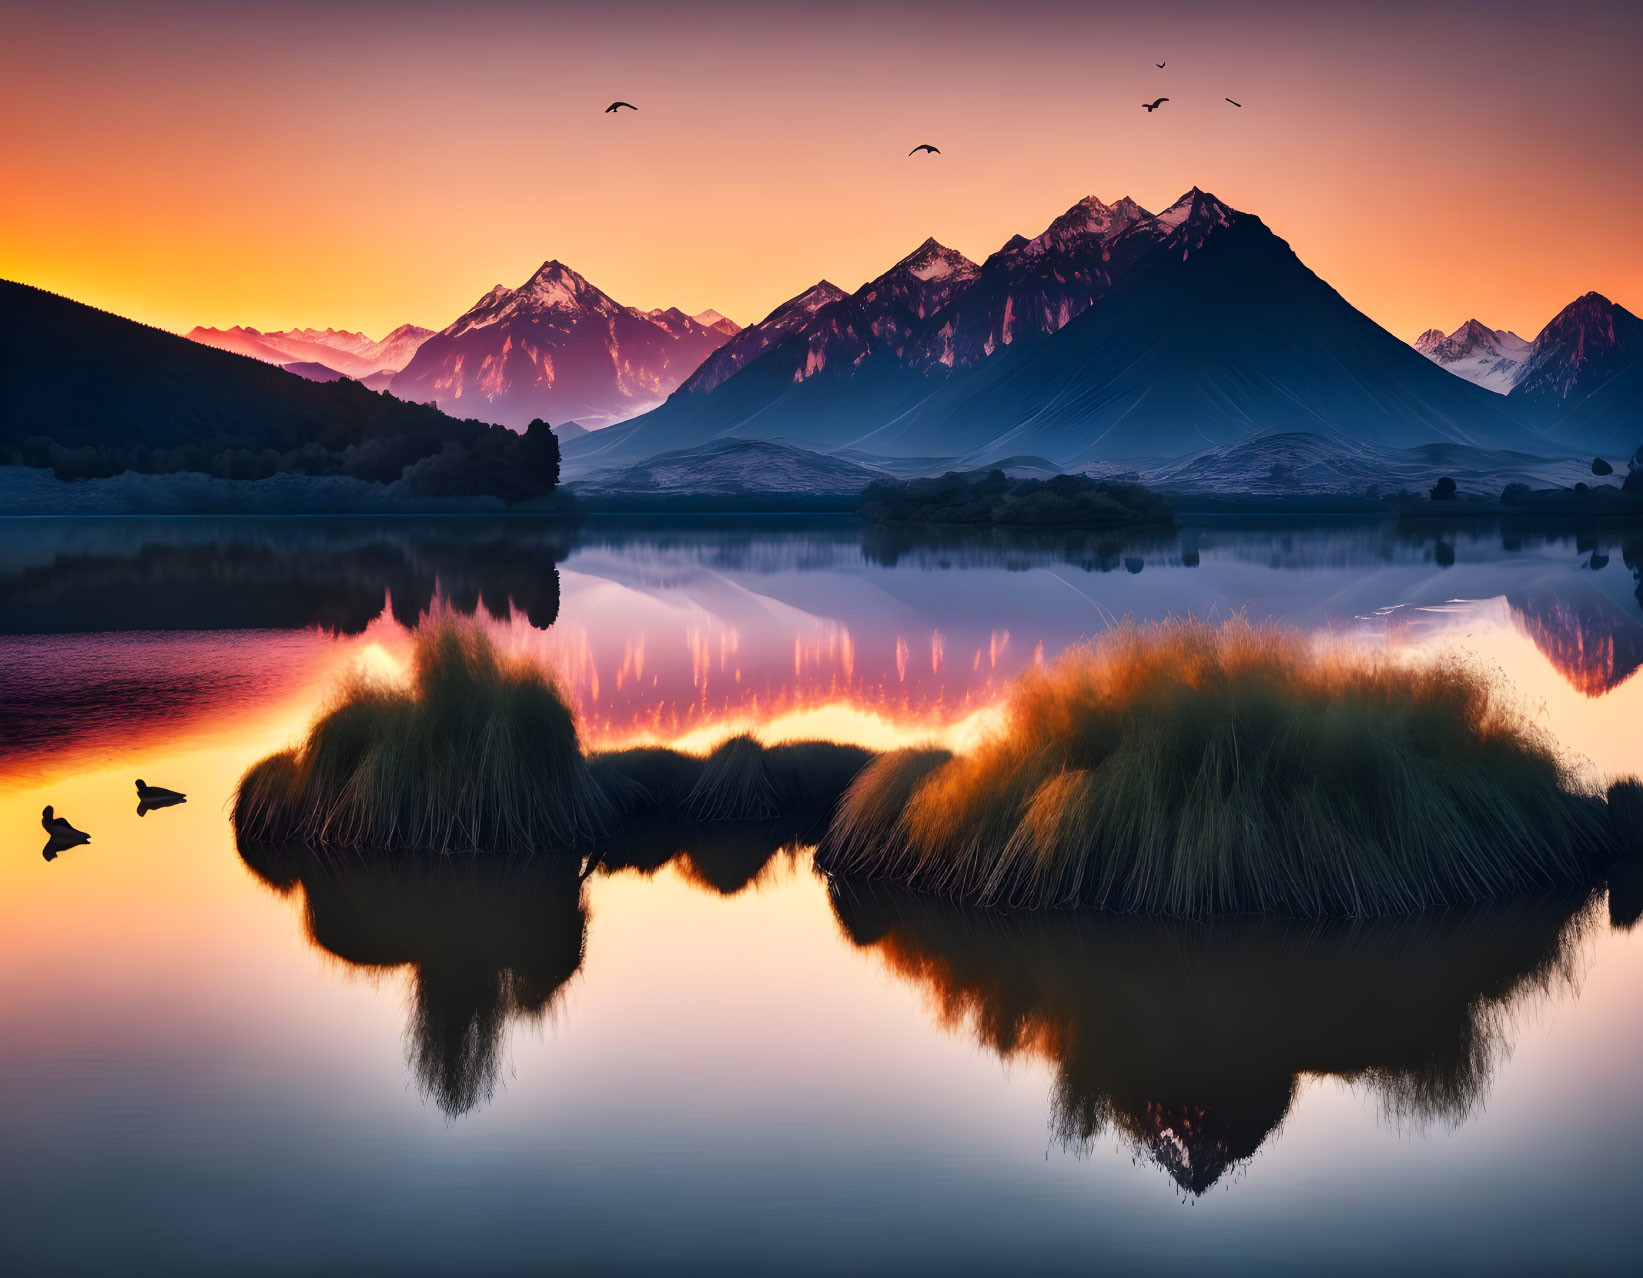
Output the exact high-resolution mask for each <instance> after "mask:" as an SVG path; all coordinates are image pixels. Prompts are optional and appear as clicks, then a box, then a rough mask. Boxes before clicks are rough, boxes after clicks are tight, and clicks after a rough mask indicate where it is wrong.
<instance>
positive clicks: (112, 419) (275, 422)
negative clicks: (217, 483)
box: [0, 282, 558, 500]
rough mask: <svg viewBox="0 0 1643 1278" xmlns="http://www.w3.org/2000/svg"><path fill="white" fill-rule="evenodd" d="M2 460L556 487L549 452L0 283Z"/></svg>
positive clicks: (350, 386) (75, 473)
mask: <svg viewBox="0 0 1643 1278" xmlns="http://www.w3.org/2000/svg"><path fill="white" fill-rule="evenodd" d="M0 464H6V465H24V466H36V467H46V466H49V467H51V468H52V469H53V470H54V471H55V472H56V474H57V476H58V477H59V478H62V479H78V478H87V477H95V476H107V475H117V474H120V473H121V472H123V471H126V470H132V471H138V472H141V473H145V474H172V473H176V472H180V471H196V472H201V473H204V474H209V475H216V476H221V477H224V478H230V479H262V478H266V477H268V476H270V475H273V474H275V473H279V472H296V473H300V474H309V475H347V476H350V477H352V478H355V479H362V480H368V481H373V482H376V483H384V484H386V483H392V482H394V481H396V480H398V479H400V477H401V476H402V475H403V474H405V473H406V472H407V471H408V470H410V469H411V468H412V467H416V466H420V468H421V469H420V471H419V474H420V476H421V483H422V485H423V486H424V487H426V488H429V489H430V490H437V491H439V492H441V493H449V492H470V493H473V492H477V493H491V492H495V493H497V495H501V496H505V497H508V498H509V499H510V500H511V499H513V498H514V497H525V496H537V495H541V494H544V493H546V492H549V491H551V490H552V488H553V486H554V483H555V482H556V479H557V475H558V445H557V442H556V441H553V440H552V436H551V433H550V432H548V431H546V430H542V431H540V432H538V433H536V434H534V435H531V436H524V437H522V436H519V435H516V434H514V433H513V432H511V431H507V430H503V429H501V428H499V427H491V426H487V425H485V424H483V423H480V422H476V421H459V420H457V419H455V418H453V417H448V416H446V415H445V414H444V413H441V412H439V411H438V410H436V409H434V408H430V407H427V406H425V405H421V404H407V403H403V402H401V401H400V400H398V399H395V398H394V397H392V396H390V395H382V394H374V393H372V392H371V391H369V390H367V389H366V388H365V387H363V386H360V385H358V384H356V383H354V382H351V381H346V380H339V381H334V382H323V383H322V382H314V381H309V380H306V379H304V378H301V377H296V376H293V375H292V374H290V373H287V372H284V371H283V370H281V369H278V368H274V367H272V366H270V365H268V364H265V363H261V362H259V361H257V360H254V359H248V358H246V357H244V356H240V355H233V354H229V353H228V352H225V351H220V350H214V349H212V348H210V347H208V346H204V345H201V344H199V343H196V342H192V341H189V340H188V339H187V338H183V337H177V336H175V335H174V334H171V333H166V332H162V331H161V330H159V329H157V328H150V327H148V326H147V325H145V324H139V323H136V322H135V321H133V320H128V319H123V318H121V317H120V316H117V315H111V314H109V313H108V312H106V311H99V310H96V309H94V308H93V307H90V306H84V305H81V304H80V303H78V302H73V301H70V300H69V299H67V298H64V297H59V296H57V295H56V294H53V293H47V292H45V291H43V290H41V289H37V288H30V287H29V286H27V285H24V284H15V283H10V282H0Z"/></svg>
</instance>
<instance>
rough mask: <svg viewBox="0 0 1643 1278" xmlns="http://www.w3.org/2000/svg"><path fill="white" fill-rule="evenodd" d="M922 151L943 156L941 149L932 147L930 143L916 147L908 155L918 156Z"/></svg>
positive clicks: (923, 143)
mask: <svg viewBox="0 0 1643 1278" xmlns="http://www.w3.org/2000/svg"><path fill="white" fill-rule="evenodd" d="M920 151H928V152H929V153H930V154H931V155H940V154H941V148H940V147H939V146H931V145H930V144H929V143H928V142H922V143H920V144H919V145H918V146H915V147H914V148H913V149H912V150H911V151H909V152H908V153H907V154H908V155H917V154H918V153H919V152H920Z"/></svg>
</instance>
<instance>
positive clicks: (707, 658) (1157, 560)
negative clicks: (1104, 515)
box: [0, 517, 1643, 775]
mask: <svg viewBox="0 0 1643 1278" xmlns="http://www.w3.org/2000/svg"><path fill="white" fill-rule="evenodd" d="M8 534H9V535H8V538H7V539H6V540H5V541H4V543H3V544H0V709H3V711H4V712H5V717H6V719H7V721H8V727H9V731H8V732H7V733H6V734H5V735H4V740H0V774H8V773H9V774H17V775H29V774H38V775H52V774H55V773H56V772H58V771H60V770H61V768H62V767H64V766H67V764H68V760H67V758H66V756H69V755H71V754H78V755H81V756H86V755H92V754H102V755H113V754H114V753H116V752H118V751H121V750H129V748H130V747H131V746H132V744H133V743H135V742H138V741H152V740H154V739H155V738H157V737H160V736H165V737H173V738H174V737H177V736H179V735H184V734H185V733H195V732H199V731H201V730H203V729H204V728H205V727H206V726H207V725H213V726H221V725H223V724H225V723H227V722H228V721H231V720H234V719H238V718H243V717H244V716H245V715H246V714H247V713H248V711H249V710H251V709H252V708H258V710H259V713H261V712H264V711H266V713H267V716H268V719H269V721H270V722H271V723H278V724H279V725H280V730H281V731H289V730H290V729H291V727H292V726H294V725H292V724H291V723H290V714H291V712H292V710H293V706H292V702H293V700H294V698H296V697H297V695H298V694H299V693H301V694H304V695H306V696H307V698H308V700H309V701H310V702H311V701H312V695H311V694H312V693H313V692H314V691H316V690H317V689H318V688H319V687H322V686H325V685H327V684H328V683H329V682H330V681H331V679H332V678H333V677H334V675H335V674H336V673H338V671H339V670H340V669H341V668H342V667H345V666H346V665H348V664H349V663H350V662H352V661H355V660H356V659H359V658H360V657H361V656H362V655H363V656H368V657H370V658H371V659H372V660H377V661H379V665H378V667H377V669H379V670H383V669H387V668H388V667H389V666H391V664H392V662H393V661H394V660H395V659H396V654H397V655H398V656H402V655H403V653H404V651H405V650H406V648H407V646H408V641H407V628H408V626H410V625H412V624H414V623H415V621H416V619H417V618H418V617H420V616H421V615H423V614H424V612H425V611H426V610H427V609H429V608H430V607H432V606H433V605H434V604H435V602H436V601H439V602H440V604H442V605H443V606H450V607H454V608H455V609H456V610H458V611H464V612H472V611H478V612H481V613H483V614H485V615H486V616H487V617H488V618H489V619H490V624H491V625H492V626H493V627H494V629H495V631H496V633H497V635H498V636H499V637H500V639H501V640H502V641H503V643H504V646H506V647H509V648H510V649H512V650H528V651H531V652H534V653H535V654H536V655H538V656H540V657H542V658H543V659H545V660H547V661H549V662H551V663H552V664H553V665H554V666H555V667H556V669H557V670H558V671H559V673H560V675H561V677H562V679H563V681H564V683H565V686H566V689H567V691H568V693H569V694H570V696H571V698H572V700H573V702H574V704H575V705H576V707H577V710H578V713H579V714H580V716H581V721H582V725H583V731H584V737H585V739H586V740H587V742H588V743H589V744H590V745H592V746H596V747H610V746H617V745H622V744H631V743H638V742H665V743H672V742H676V741H680V740H683V739H686V738H687V737H688V738H691V740H692V743H693V744H695V745H707V744H711V741H712V740H716V739H718V738H719V737H722V736H727V735H730V734H731V733H733V732H735V731H739V730H755V731H763V730H764V729H765V728H766V726H767V725H770V724H772V723H778V722H784V721H787V720H790V719H792V718H794V717H797V716H804V715H809V714H811V713H813V712H815V711H818V710H827V709H830V708H834V707H842V708H845V709H846V710H848V712H849V714H850V715H851V716H852V718H851V720H850V722H849V723H842V722H841V721H839V720H838V716H835V721H834V722H832V723H830V724H823V725H815V724H812V725H809V726H806V727H805V728H804V729H803V731H805V732H806V733H811V734H813V733H817V732H822V733H826V732H832V731H845V732H861V733H863V734H865V735H860V736H855V737H851V738H850V739H857V740H862V741H865V742H867V743H869V744H872V745H874V746H876V747H879V748H887V747H889V746H892V745H904V744H912V743H914V742H915V741H916V740H922V739H924V737H926V736H929V735H935V736H937V737H942V738H946V737H947V734H949V733H953V734H959V735H960V736H962V735H963V734H965V733H967V732H969V731H970V730H971V727H970V725H971V723H972V721H973V720H974V719H975V717H976V716H978V715H983V716H984V715H985V714H987V713H989V712H990V711H991V709H992V708H993V707H994V706H995V705H996V704H997V703H998V701H999V698H1000V696H1001V695H1002V692H1003V689H1004V688H1005V686H1006V685H1007V684H1008V682H1009V681H1010V680H1011V679H1013V678H1014V677H1015V675H1017V674H1018V673H1019V672H1020V671H1021V670H1023V669H1024V668H1026V667H1027V666H1028V665H1030V664H1032V663H1034V662H1036V661H1038V660H1040V659H1049V658H1052V657H1054V656H1055V655H1056V654H1057V653H1059V652H1060V651H1061V650H1063V649H1064V648H1065V647H1067V646H1068V645H1069V644H1072V643H1075V642H1077V641H1078V640H1079V639H1081V638H1083V637H1085V636H1087V635H1090V634H1092V633H1094V632H1096V631H1098V630H1101V629H1103V628H1104V627H1105V626H1107V625H1109V624H1110V623H1111V622H1112V621H1113V620H1114V619H1116V618H1119V617H1123V616H1126V615H1128V616H1133V617H1135V618H1138V619H1146V618H1157V617H1164V616H1170V615H1181V614H1192V615H1197V616H1204V615H1219V614H1224V613H1225V612H1227V611H1245V612H1247V613H1248V614H1249V615H1250V616H1251V617H1252V618H1253V619H1255V620H1265V619H1267V618H1273V619H1277V620H1282V621H1286V622H1289V623H1291V624H1294V625H1297V626H1300V627H1303V628H1323V627H1325V626H1328V627H1330V628H1333V629H1335V630H1336V631H1337V632H1338V631H1339V630H1340V629H1341V628H1342V627H1343V626H1345V627H1363V626H1367V627H1370V628H1373V627H1375V626H1378V625H1380V624H1381V617H1382V614H1383V612H1384V610H1386V609H1388V608H1391V607H1393V606H1402V607H1404V608H1405V610H1406V611H1410V610H1415V609H1420V608H1429V607H1444V606H1448V605H1449V604H1450V602H1451V601H1455V600H1474V601H1475V600H1498V599H1504V600H1505V601H1506V602H1507V604H1508V605H1509V606H1510V619H1509V624H1510V625H1513V626H1516V627H1517V628H1519V629H1520V630H1521V631H1522V633H1524V634H1525V635H1527V636H1528V637H1529V638H1530V639H1531V640H1532V641H1533V642H1534V644H1535V645H1536V646H1537V647H1538V648H1539V650H1540V651H1541V652H1542V653H1543V654H1544V655H1545V656H1546V658H1547V659H1548V661H1549V662H1551V663H1552V665H1553V666H1554V667H1555V668H1556V669H1557V670H1558V671H1559V672H1560V674H1561V676H1562V678H1563V679H1564V680H1565V681H1566V682H1567V683H1568V684H1569V685H1570V686H1572V687H1574V688H1576V689H1578V690H1579V691H1581V692H1582V693H1585V694H1586V695H1588V696H1592V697H1598V696H1601V695H1603V694H1605V693H1607V692H1610V691H1612V690H1614V689H1616V688H1618V687H1619V685H1620V684H1622V683H1624V682H1626V681H1627V679H1628V678H1629V676H1631V674H1632V673H1633V671H1634V670H1635V669H1636V668H1637V666H1638V665H1639V663H1640V662H1643V612H1640V608H1639V600H1638V599H1637V597H1636V595H1637V591H1638V590H1639V589H1640V587H1639V585H1638V579H1639V578H1640V577H1643V539H1639V538H1638V537H1637V535H1636V533H1635V531H1634V530H1627V529H1623V528H1619V529H1602V528H1599V529H1596V530H1590V529H1584V528H1581V527H1579V526H1577V525H1574V524H1563V523H1559V522H1558V521H1553V520H1525V521H1521V522H1520V523H1517V524H1513V523H1510V522H1497V521H1491V520H1451V521H1447V522H1443V523H1433V522H1426V523H1400V522H1397V521H1389V520H1373V521H1370V520H1364V521H1360V520H1337V521H1332V522H1323V523H1317V522H1314V523H1308V522H1305V521H1297V520H1287V521H1270V520H1269V521H1261V520H1221V521H1211V520H1205V521H1190V520H1189V521H1184V522H1183V525H1182V527H1180V528H1179V529H1176V530H1173V531H1162V532H1161V531H1158V530H1155V529H1149V530H1131V531H1123V530H1120V531H1117V532H1104V533H1099V534H1096V533H1089V532H1081V531H1077V530H1054V531H1051V530H1031V529H985V530H976V529H968V530H966V529H922V530H915V529H882V528H872V527H864V526H862V525H860V524H859V523H856V522H855V521H852V520H850V519H848V518H839V517H833V518H812V519H803V518H795V519H788V520H780V519H762V520H754V519H747V520H737V519H734V518H727V519H723V520H718V521H703V520H697V521H688V520H685V521H681V520H672V521H645V520H630V521H619V522H592V521H590V522H589V523H587V524H583V525H576V524H573V523H566V522H563V521H554V520H544V519H528V518H521V519H490V518H476V519H467V520H392V519H362V520H301V519H297V520H253V519H248V520H232V519H221V520H107V521H82V522H80V523H75V522H72V521H68V522H65V521H27V522H25V523H19V524H18V525H17V526H16V527H15V528H13V529H9V530H8ZM561 588H563V592H564V594H563V612H562V614H561ZM1490 624H1492V625H1498V623H1497V622H1490ZM383 657H387V658H388V662H387V663H386V664H381V663H380V659H381V658H383ZM1509 673H1510V674H1511V675H1512V676H1513V677H1514V678H1515V677H1516V676H1517V675H1518V674H1519V673H1520V672H1519V670H1517V669H1513V670H1511V671H1509ZM1523 673H1527V674H1529V675H1530V676H1533V675H1535V674H1536V673H1537V672H1535V671H1533V670H1528V669H1525V670H1524V671H1523ZM282 715H283V716H284V717H282ZM869 720H870V721H871V722H870V723H869V722H868V721H869ZM693 734H694V735H693ZM955 743H961V742H957V741H955Z"/></svg>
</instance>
